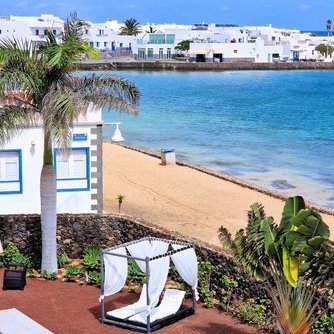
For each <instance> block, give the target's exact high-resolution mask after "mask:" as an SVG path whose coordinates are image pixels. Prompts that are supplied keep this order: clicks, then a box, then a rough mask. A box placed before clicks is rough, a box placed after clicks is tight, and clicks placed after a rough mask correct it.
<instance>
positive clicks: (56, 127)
mask: <svg viewBox="0 0 334 334" xmlns="http://www.w3.org/2000/svg"><path fill="white" fill-rule="evenodd" d="M82 26H83V22H82V21H80V20H78V19H77V18H76V16H74V17H73V16H72V17H70V19H69V20H68V21H66V23H65V29H64V34H63V36H62V41H61V42H58V41H57V40H56V38H55V36H54V35H53V34H52V33H51V32H49V33H48V37H47V41H46V42H45V43H43V44H41V45H37V46H36V45H35V46H34V45H31V44H29V43H28V42H24V41H18V40H3V41H1V42H0V99H1V103H0V145H2V144H4V143H6V142H7V141H9V140H10V138H11V137H12V136H13V135H15V134H16V133H19V132H20V131H21V130H22V129H23V128H27V127H30V126H32V125H34V124H36V123H39V124H42V126H43V130H44V158H43V168H42V171H41V178H40V193H41V228H42V265H41V269H42V270H46V271H47V272H48V273H52V272H56V271H57V246H56V226H57V215H56V177H55V171H54V169H53V166H52V160H53V159H52V147H53V146H58V147H60V148H67V147H68V145H69V143H70V139H71V128H72V126H73V122H74V121H75V120H76V119H77V117H78V115H79V113H82V112H85V111H86V110H87V107H88V106H89V105H90V104H91V103H93V104H94V105H95V106H96V107H97V108H100V107H106V108H107V109H108V110H111V109H113V110H118V111H120V112H129V113H132V114H135V113H136V112H137V107H138V101H139V91H138V89H137V88H136V87H135V86H134V85H133V84H131V83H129V82H127V81H125V80H123V79H120V78H117V77H114V76H110V75H104V76H97V75H94V74H93V75H89V76H85V77H82V76H80V77H78V76H76V75H75V72H74V71H73V62H74V61H78V60H80V59H81V58H82V56H83V55H86V54H87V52H88V46H87V44H86V43H85V42H84V41H83V40H82V39H81V38H80V37H81V33H82V32H81V29H82Z"/></svg>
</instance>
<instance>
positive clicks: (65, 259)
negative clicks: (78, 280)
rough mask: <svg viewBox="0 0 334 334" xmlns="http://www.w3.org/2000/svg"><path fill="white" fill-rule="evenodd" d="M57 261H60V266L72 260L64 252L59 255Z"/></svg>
mask: <svg viewBox="0 0 334 334" xmlns="http://www.w3.org/2000/svg"><path fill="white" fill-rule="evenodd" d="M57 261H58V265H59V267H64V265H65V264H68V263H69V262H70V259H69V258H68V256H67V255H66V254H65V253H64V254H61V255H58V256H57Z"/></svg>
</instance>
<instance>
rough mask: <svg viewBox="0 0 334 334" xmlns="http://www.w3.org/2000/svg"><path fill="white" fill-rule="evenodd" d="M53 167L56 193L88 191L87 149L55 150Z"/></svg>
mask: <svg viewBox="0 0 334 334" xmlns="http://www.w3.org/2000/svg"><path fill="white" fill-rule="evenodd" d="M54 166H55V170H56V176H57V190H58V191H83V190H89V149H88V148H71V149H68V150H67V151H62V150H58V149H55V153H54Z"/></svg>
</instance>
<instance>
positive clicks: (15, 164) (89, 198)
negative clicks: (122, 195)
mask: <svg viewBox="0 0 334 334" xmlns="http://www.w3.org/2000/svg"><path fill="white" fill-rule="evenodd" d="M101 117H102V115H101V110H94V109H92V108H90V109H89V110H88V112H87V113H86V115H82V116H81V117H80V118H79V119H78V121H77V122H76V124H75V125H74V127H73V129H72V139H71V144H70V147H69V150H68V152H67V154H64V153H63V152H62V151H60V150H59V149H57V148H56V147H54V149H53V155H54V166H55V170H56V176H57V211H58V213H102V118H101ZM43 147H44V142H43V128H42V127H41V126H38V125H36V126H35V127H32V128H29V129H24V130H22V132H21V133H20V134H18V135H16V136H15V137H13V138H12V140H10V142H8V143H7V144H6V145H5V146H4V147H1V148H0V203H1V206H0V213H1V214H13V213H16V214H33V213H37V214H38V213H40V173H41V168H42V165H43Z"/></svg>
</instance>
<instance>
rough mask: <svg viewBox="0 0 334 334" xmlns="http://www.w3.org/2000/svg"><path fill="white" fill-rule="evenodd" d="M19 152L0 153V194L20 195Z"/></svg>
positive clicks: (20, 161) (20, 162) (4, 151)
mask: <svg viewBox="0 0 334 334" xmlns="http://www.w3.org/2000/svg"><path fill="white" fill-rule="evenodd" d="M21 156H22V155H21V150H3V151H0V194H20V193H22V158H21Z"/></svg>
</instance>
